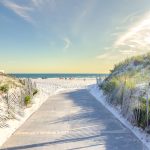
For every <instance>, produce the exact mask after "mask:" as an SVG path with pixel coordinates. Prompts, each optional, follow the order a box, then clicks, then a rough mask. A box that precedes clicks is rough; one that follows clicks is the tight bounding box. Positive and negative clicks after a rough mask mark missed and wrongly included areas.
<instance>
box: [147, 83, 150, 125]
mask: <svg viewBox="0 0 150 150" xmlns="http://www.w3.org/2000/svg"><path fill="white" fill-rule="evenodd" d="M149 87H150V83H149V84H148V86H147V98H146V113H147V128H148V126H149Z"/></svg>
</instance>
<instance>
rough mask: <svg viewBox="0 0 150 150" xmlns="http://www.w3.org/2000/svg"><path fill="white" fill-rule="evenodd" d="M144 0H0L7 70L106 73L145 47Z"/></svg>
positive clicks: (149, 18) (147, 11) (149, 32)
mask: <svg viewBox="0 0 150 150" xmlns="http://www.w3.org/2000/svg"><path fill="white" fill-rule="evenodd" d="M149 4H150V2H149V0H132V1H131V0H120V1H119V0H1V1H0V51H1V59H0V67H1V68H2V69H4V70H5V71H6V72H43V73H44V72H46V73H47V72H50V73H51V72H53V73H74V72H79V73H106V72H109V70H110V69H111V68H112V67H113V65H114V64H115V63H117V62H119V61H122V60H123V59H125V58H127V57H130V56H133V55H138V54H143V53H146V52H148V51H149V46H150V27H149V26H150V5H149Z"/></svg>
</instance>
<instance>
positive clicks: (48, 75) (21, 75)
mask: <svg viewBox="0 0 150 150" xmlns="http://www.w3.org/2000/svg"><path fill="white" fill-rule="evenodd" d="M9 75H11V76H15V77H17V78H33V79H37V78H42V79H47V78H64V79H67V78H97V77H106V76H108V74H88V73H87V74H84V73H83V74H80V73H74V74H73V73H71V74H69V73H12V74H9Z"/></svg>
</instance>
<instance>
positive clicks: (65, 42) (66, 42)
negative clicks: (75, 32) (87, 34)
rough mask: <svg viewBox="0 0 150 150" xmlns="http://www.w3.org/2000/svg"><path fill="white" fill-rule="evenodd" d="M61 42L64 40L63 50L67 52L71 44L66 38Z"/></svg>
mask: <svg viewBox="0 0 150 150" xmlns="http://www.w3.org/2000/svg"><path fill="white" fill-rule="evenodd" d="M63 40H64V45H65V46H64V50H67V49H68V48H69V47H70V46H71V45H72V42H71V40H70V39H69V38H68V37H66V38H64V39H63Z"/></svg>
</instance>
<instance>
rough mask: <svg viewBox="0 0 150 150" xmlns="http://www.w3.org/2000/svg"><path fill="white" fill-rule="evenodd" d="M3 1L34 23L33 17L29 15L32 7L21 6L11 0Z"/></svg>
mask: <svg viewBox="0 0 150 150" xmlns="http://www.w3.org/2000/svg"><path fill="white" fill-rule="evenodd" d="M1 3H2V4H3V5H4V6H5V7H7V8H8V9H10V10H11V11H13V12H14V13H15V14H17V15H18V16H20V17H21V18H23V19H24V20H26V21H28V22H32V23H33V20H32V17H31V16H30V15H29V12H30V11H32V8H30V7H27V6H21V5H19V4H16V3H14V2H12V1H9V0H5V1H4V0H3V1H1Z"/></svg>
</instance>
